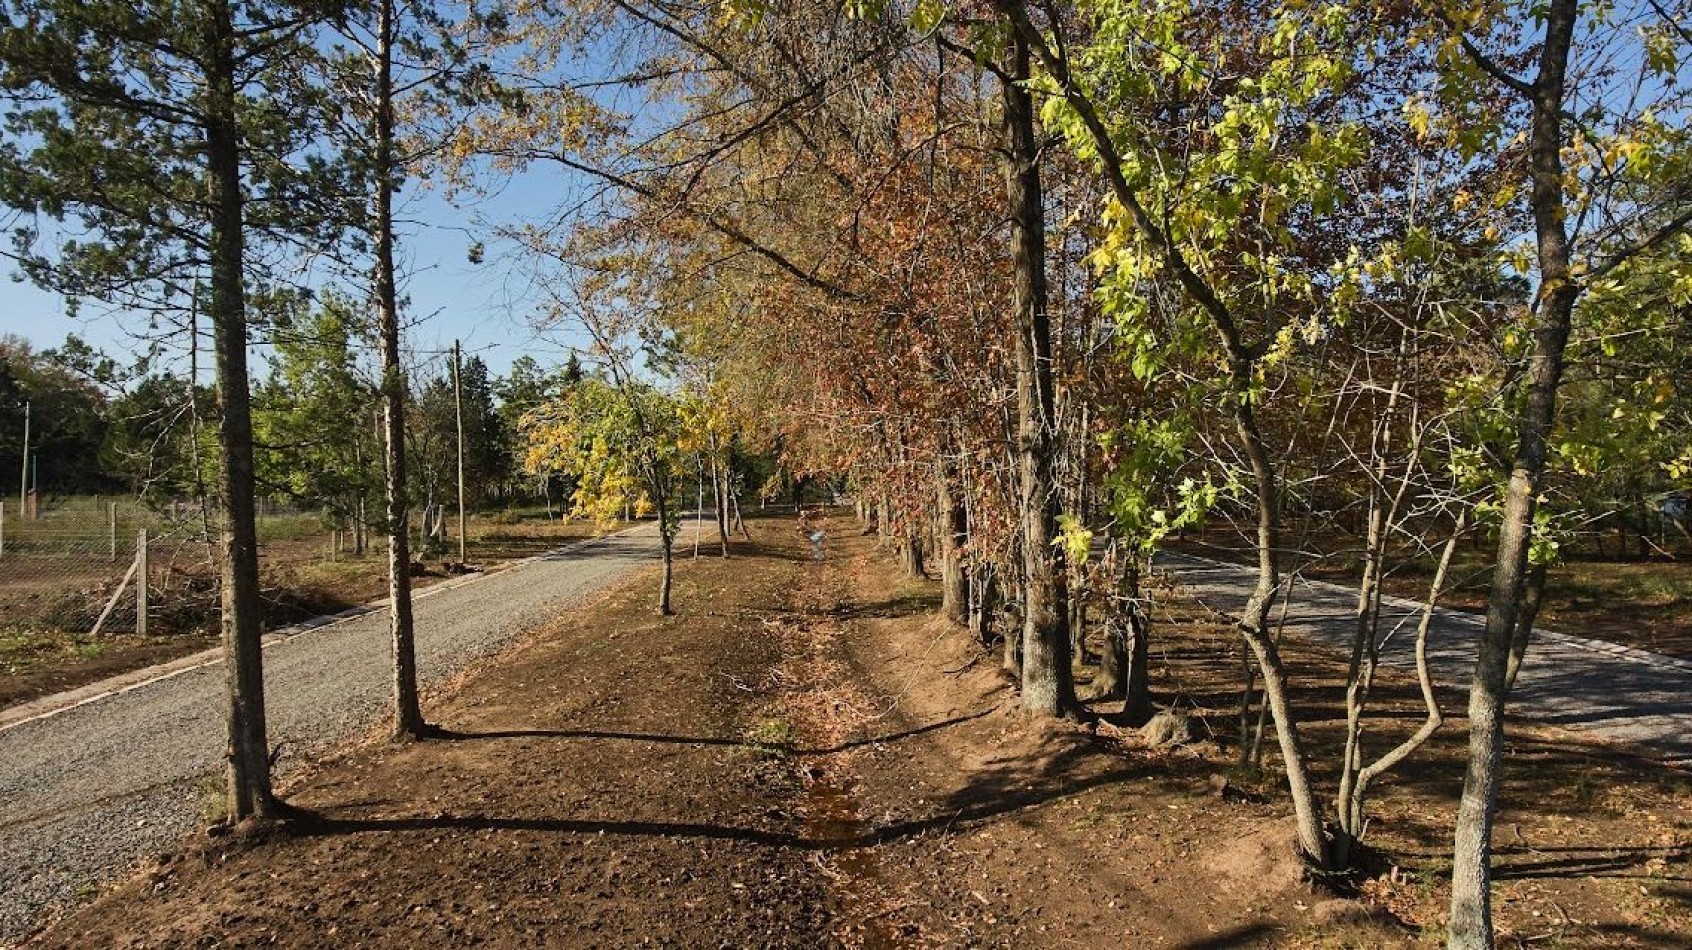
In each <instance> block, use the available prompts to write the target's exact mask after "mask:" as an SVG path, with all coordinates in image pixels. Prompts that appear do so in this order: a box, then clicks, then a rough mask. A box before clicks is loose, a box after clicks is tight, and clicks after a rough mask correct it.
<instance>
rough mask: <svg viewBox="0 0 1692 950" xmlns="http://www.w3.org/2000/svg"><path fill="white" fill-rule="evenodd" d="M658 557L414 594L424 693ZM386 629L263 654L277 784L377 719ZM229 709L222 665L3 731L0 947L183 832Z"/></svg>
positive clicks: (653, 548)
mask: <svg viewBox="0 0 1692 950" xmlns="http://www.w3.org/2000/svg"><path fill="white" fill-rule="evenodd" d="M656 555H657V544H656V532H655V531H654V530H653V528H652V527H651V526H650V525H648V526H643V527H638V528H634V529H631V530H629V531H627V532H624V533H621V534H617V535H612V536H609V537H606V538H600V539H597V540H593V541H588V542H583V543H580V544H577V545H573V546H571V547H568V548H565V549H562V550H560V551H557V552H554V553H552V554H548V555H543V556H541V557H539V558H534V559H531V560H529V561H526V562H524V563H522V564H519V565H517V566H514V567H512V568H510V569H507V570H504V571H501V572H498V573H494V574H490V575H487V576H483V577H477V578H475V579H474V580H472V581H470V582H468V583H463V584H460V585H456V586H452V587H450V588H447V589H432V590H425V591H422V592H420V593H419V596H418V599H417V601H416V618H417V652H418V665H419V671H420V676H421V679H422V682H423V685H424V688H425V689H427V688H428V687H429V686H430V685H433V684H438V683H440V682H442V681H443V680H444V679H446V678H447V677H449V676H451V675H453V674H454V673H456V672H458V671H459V670H461V669H463V668H464V667H465V666H466V665H468V664H470V663H472V662H474V661H475V660H477V659H479V658H481V657H485V656H487V655H489V654H491V653H494V652H496V651H498V650H499V649H500V648H502V647H504V646H505V645H507V644H509V643H510V642H512V641H513V640H514V639H516V638H517V637H519V636H521V635H522V634H523V633H525V632H527V631H529V630H532V629H534V627H535V626H536V625H538V624H540V623H543V622H544V621H546V620H547V619H548V618H550V617H552V616H554V615H556V614H557V612H558V611H559V610H560V609H562V608H564V607H566V606H568V605H569V604H570V603H571V602H573V601H576V600H579V599H580V598H582V597H584V596H586V595H588V594H591V593H594V592H596V591H599V590H602V589H604V588H605V587H607V586H609V585H610V584H611V583H612V582H614V581H616V580H618V579H620V578H622V577H623V576H625V575H627V574H628V573H629V572H630V571H632V570H634V569H636V568H638V567H640V566H641V565H644V564H647V563H650V562H652V561H654V560H656ZM387 623H388V618H387V613H386V611H385V610H379V611H374V612H371V613H368V614H366V615H363V616H359V617H355V618H353V619H350V620H346V621H344V622H340V623H336V624H333V625H328V626H323V627H319V628H316V629H313V630H310V631H307V632H304V633H301V634H300V635H298V636H295V637H291V638H289V639H286V640H282V641H280V642H276V643H272V644H270V645H268V646H267V647H266V649H265V653H264V663H265V671H264V672H265V693H266V700H267V710H268V721H269V727H270V739H271V743H272V745H275V744H278V743H280V744H282V746H283V752H282V757H281V759H280V761H279V764H278V767H279V769H280V771H281V772H283V773H286V772H287V771H288V770H289V769H290V768H291V767H292V766H296V765H298V764H299V763H300V762H301V761H303V760H304V759H305V758H306V757H307V756H308V755H309V754H310V753H312V752H314V751H318V750H322V749H323V748H325V747H327V746H330V745H333V744H335V743H337V742H340V741H344V740H346V739H348V738H350V737H353V736H356V735H360V734H362V733H365V732H366V731H368V730H369V729H370V728H371V727H373V726H375V725H376V724H377V723H379V722H380V721H381V719H382V718H383V716H384V715H385V714H386V711H387V702H388V690H389V685H388V675H389V668H390V660H389V652H388V630H387ZM223 701H224V692H223V667H222V664H221V663H216V664H213V665H210V666H205V667H201V668H199V669H192V670H188V671H186V672H183V673H179V674H177V675H173V676H171V677H169V678H167V679H163V680H159V681H156V682H152V683H149V684H147V685H145V686H141V687H139V688H135V689H131V690H128V691H125V692H120V693H116V694H114V695H110V696H106V697H103V698H101V699H99V700H98V701H95V702H91V703H87V704H85V705H81V706H77V707H75V708H70V709H66V710H64V711H63V712H60V713H58V714H56V715H52V716H50V717H47V718H42V719H37V720H35V721H26V722H22V723H19V724H17V725H15V726H11V727H8V728H6V729H5V730H4V731H0V946H3V945H5V944H7V943H8V942H10V941H12V940H15V939H16V938H18V937H19V936H20V935H22V934H24V933H27V932H28V931H29V930H31V929H32V928H33V926H34V924H35V922H36V921H37V920H38V919H39V918H40V917H41V916H42V915H43V914H44V913H45V912H47V911H49V910H50V909H51V908H53V907H54V906H55V905H68V904H72V903H77V902H80V901H81V900H85V899H86V898H87V897H89V896H91V895H92V894H93V893H94V891H95V889H96V888H97V887H98V885H99V884H100V883H101V882H103V881H107V880H110V879H112V878H113V877H115V876H118V875H121V874H123V873H125V872H126V871H127V870H128V869H129V868H131V867H133V866H134V864H135V862H136V861H137V859H139V858H141V857H143V856H145V855H148V854H151V853H157V852H159V851H161V850H166V849H169V848H172V847H175V846H176V844H177V842H178V841H179V840H180V839H181V837H182V836H183V835H184V834H186V833H187V832H189V831H190V830H192V829H193V827H194V825H195V824H196V822H197V821H198V820H199V815H200V812H201V809H202V807H203V806H204V803H205V802H207V801H208V800H209V798H210V796H211V794H212V793H213V792H215V790H216V789H217V787H218V785H217V783H218V781H219V776H220V775H221V769H222V762H223V750H224V745H225V733H224V722H223V718H222V705H223ZM424 711H425V713H427V711H428V710H427V707H425V710H424Z"/></svg>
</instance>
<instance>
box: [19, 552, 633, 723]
mask: <svg viewBox="0 0 1692 950" xmlns="http://www.w3.org/2000/svg"><path fill="white" fill-rule="evenodd" d="M646 527H649V525H648V524H647V523H644V522H643V523H641V524H637V525H635V526H634V527H631V528H624V529H623V530H621V531H617V532H613V533H611V534H606V535H600V536H598V537H594V538H585V539H583V540H580V541H574V542H571V543H570V544H566V545H564V546H562V547H558V548H554V549H552V550H550V551H545V552H542V553H540V554H534V555H530V556H529V557H525V558H519V559H518V560H515V561H510V562H507V563H505V564H502V565H500V566H499V567H497V568H495V569H493V570H490V571H477V572H475V573H472V574H466V575H464V576H462V577H457V578H453V579H452V580H448V581H442V582H441V583H439V584H431V585H430V586H428V587H425V588H423V589H422V590H420V591H417V592H416V593H414V594H413V595H412V602H413V603H415V602H417V601H419V600H426V599H428V598H430V597H433V596H435V595H437V594H444V593H446V592H447V591H451V590H457V589H458V588H460V587H463V586H465V585H467V584H474V583H476V582H477V581H481V580H485V579H487V578H490V577H497V576H499V575H501V574H505V573H507V572H509V571H514V570H518V569H519V568H523V567H526V566H528V565H530V564H534V563H536V562H538V561H544V560H547V559H549V558H554V557H557V556H559V555H561V554H568V553H570V552H572V551H576V550H579V549H581V548H584V547H588V546H590V545H594V544H598V543H600V542H602V541H607V540H610V539H612V538H620V537H622V536H624V535H627V534H632V533H634V532H636V531H640V530H641V529H643V528H646ZM387 607H388V598H386V597H382V598H379V599H377V600H372V601H367V602H365V603H363V604H359V605H358V606H356V607H348V608H347V609H345V610H342V611H338V612H336V613H332V614H325V615H323V616H321V617H312V618H310V619H308V620H302V621H300V622H299V623H296V624H290V625H288V626H286V627H280V628H278V629H276V630H273V631H269V632H267V633H265V634H264V637H263V647H262V649H269V648H271V647H273V646H278V645H280V644H283V643H287V642H288V641H290V640H294V639H296V638H298V637H301V636H304V635H305V634H308V633H312V632H314V631H317V630H322V629H325V628H327V627H334V626H339V625H340V624H343V623H347V622H349V621H352V620H357V619H359V618H361V617H367V616H369V615H370V614H373V613H376V612H377V611H381V610H386V609H387ZM222 662H223V647H221V646H216V647H212V648H211V649H209V650H201V651H200V652H198V653H192V654H189V655H188V656H184V657H178V658H177V659H174V660H171V661H169V662H167V663H158V664H154V665H153V666H148V667H143V668H141V669H139V670H131V671H129V672H128V673H120V674H118V675H117V676H112V677H108V678H106V679H103V680H100V681H98V682H94V683H88V684H86V685H83V686H78V687H76V688H75V689H70V690H66V691H64V692H62V693H54V694H53V695H51V696H43V697H41V698H39V699H34V700H31V701H29V702H27V703H22V704H20V705H17V706H13V707H11V708H10V709H4V710H0V733H4V732H7V731H9V730H11V729H14V728H17V727H18V726H22V725H26V724H28V723H32V722H39V721H40V720H43V719H50V718H52V717H54V716H57V715H59V714H61V713H65V712H69V711H70V710H72V709H77V708H79V707H82V706H87V705H89V704H91V703H96V702H99V701H100V700H102V699H106V698H108V697H111V696H117V695H120V694H122V693H127V692H130V691H132V690H136V689H140V688H141V687H143V686H149V685H151V684H153V683H158V682H161V681H163V680H168V679H171V678H172V677H176V676H181V675H182V674H184V673H192V672H194V671H195V670H202V669H205V668H206V667H209V666H215V665H217V664H219V663H222Z"/></svg>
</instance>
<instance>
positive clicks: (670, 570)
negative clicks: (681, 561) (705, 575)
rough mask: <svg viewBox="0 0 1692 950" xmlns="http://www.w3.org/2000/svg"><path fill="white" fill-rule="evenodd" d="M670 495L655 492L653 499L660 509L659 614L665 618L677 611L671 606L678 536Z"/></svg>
mask: <svg viewBox="0 0 1692 950" xmlns="http://www.w3.org/2000/svg"><path fill="white" fill-rule="evenodd" d="M653 481H654V483H656V481H657V480H656V479H654V480H653ZM668 495H669V493H668V492H662V491H654V492H653V498H654V499H656V502H655V504H656V506H657V508H658V543H659V546H660V547H661V548H662V549H663V556H664V573H663V576H662V577H660V578H659V581H658V613H660V614H662V615H663V616H665V617H668V616H670V615H671V614H673V613H675V610H673V609H672V608H671V606H670V588H671V586H672V581H673V580H674V578H675V558H674V556H673V555H674V549H675V543H676V535H675V532H674V531H673V530H671V528H670V501H669V497H668Z"/></svg>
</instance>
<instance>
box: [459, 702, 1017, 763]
mask: <svg viewBox="0 0 1692 950" xmlns="http://www.w3.org/2000/svg"><path fill="white" fill-rule="evenodd" d="M992 711H993V710H992V709H991V708H989V709H983V710H979V711H977V712H973V713H965V714H964V715H961V716H954V717H952V718H950V719H942V720H940V721H938V722H931V723H926V724H924V725H920V726H913V727H912V728H909V729H903V730H900V731H898V732H892V733H886V734H882V735H876V736H870V737H867V738H863V739H854V740H852V741H850V742H842V743H839V744H837V745H832V746H818V747H815V748H806V747H802V746H796V745H794V744H792V743H769V742H755V741H752V740H749V739H737V738H731V737H724V736H675V735H664V734H662V733H646V732H609V731H603V730H593V729H502V730H493V731H485V732H459V731H455V730H452V729H442V730H440V731H439V732H437V733H436V734H435V738H437V739H440V740H443V741H446V742H471V741H477V740H490V739H603V740H612V741H626V742H651V743H658V744H663V745H696V746H727V747H734V748H747V749H757V750H761V751H766V752H782V753H786V754H790V755H806V756H820V755H835V754H837V753H841V752H847V751H850V750H852V749H862V748H866V747H868V746H873V745H887V744H893V743H897V742H900V741H902V740H904V739H909V738H912V737H914V736H920V735H925V734H927V733H930V732H935V731H938V730H941V729H946V728H949V727H952V726H956V725H960V724H962V723H966V722H969V721H971V720H974V719H980V718H981V717H982V716H985V715H987V714H988V713H990V712H992Z"/></svg>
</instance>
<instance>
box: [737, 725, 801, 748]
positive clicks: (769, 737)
mask: <svg viewBox="0 0 1692 950" xmlns="http://www.w3.org/2000/svg"><path fill="white" fill-rule="evenodd" d="M741 739H742V741H744V742H745V743H746V744H747V745H748V746H751V747H752V748H754V749H758V750H759V751H762V752H772V753H786V752H791V751H793V749H795V748H796V747H798V745H799V730H798V729H795V728H794V726H793V723H792V722H790V721H788V719H787V717H785V716H761V717H759V718H758V719H756V720H754V721H753V722H752V724H751V725H749V726H747V727H746V730H745V731H744V732H743V733H741Z"/></svg>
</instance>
